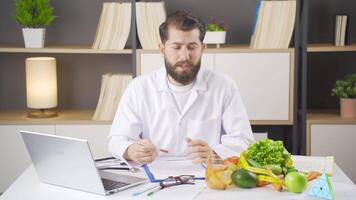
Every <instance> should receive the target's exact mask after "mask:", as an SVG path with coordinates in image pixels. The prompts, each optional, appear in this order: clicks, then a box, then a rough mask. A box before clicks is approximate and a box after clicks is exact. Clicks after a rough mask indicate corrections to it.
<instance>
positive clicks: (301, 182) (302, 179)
mask: <svg viewBox="0 0 356 200" xmlns="http://www.w3.org/2000/svg"><path fill="white" fill-rule="evenodd" d="M284 183H285V185H286V186H287V188H288V190H289V191H290V192H295V193H301V192H303V191H304V190H305V189H306V188H307V186H308V180H307V177H306V176H305V175H304V174H301V173H299V172H290V173H288V174H287V176H286V177H285V179H284Z"/></svg>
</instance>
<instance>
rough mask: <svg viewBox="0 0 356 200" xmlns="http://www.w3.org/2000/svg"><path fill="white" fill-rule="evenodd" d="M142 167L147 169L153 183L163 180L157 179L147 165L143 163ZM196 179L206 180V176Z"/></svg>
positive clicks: (196, 178)
mask: <svg viewBox="0 0 356 200" xmlns="http://www.w3.org/2000/svg"><path fill="white" fill-rule="evenodd" d="M142 167H143V169H144V170H145V172H146V174H147V176H148V179H150V181H151V182H152V183H157V182H160V181H162V180H163V179H156V178H155V176H154V175H153V173H152V172H151V170H150V168H149V167H148V166H147V165H143V166H142ZM167 178H168V177H167ZM194 179H195V180H205V178H204V177H195V178H194Z"/></svg>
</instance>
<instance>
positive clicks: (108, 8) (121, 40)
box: [92, 3, 131, 50]
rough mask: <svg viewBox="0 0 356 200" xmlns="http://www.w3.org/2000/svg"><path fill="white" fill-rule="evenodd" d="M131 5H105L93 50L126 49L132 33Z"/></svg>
mask: <svg viewBox="0 0 356 200" xmlns="http://www.w3.org/2000/svg"><path fill="white" fill-rule="evenodd" d="M130 26H131V3H103V7H102V10H101V15H100V19H99V23H98V27H97V31H96V36H95V41H94V43H93V46H92V48H93V49H115V50H121V49H124V47H125V45H126V42H127V39H128V37H129V33H130Z"/></svg>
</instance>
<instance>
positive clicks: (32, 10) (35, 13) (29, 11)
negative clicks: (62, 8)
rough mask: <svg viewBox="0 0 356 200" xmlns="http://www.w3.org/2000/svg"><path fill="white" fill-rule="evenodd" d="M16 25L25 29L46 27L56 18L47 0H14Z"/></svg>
mask: <svg viewBox="0 0 356 200" xmlns="http://www.w3.org/2000/svg"><path fill="white" fill-rule="evenodd" d="M15 5H16V13H15V19H16V21H17V23H19V24H20V25H22V26H24V27H27V28H39V27H41V26H48V25H50V24H51V22H52V21H53V20H54V19H55V18H56V16H54V15H53V7H52V6H51V5H50V4H49V0H15Z"/></svg>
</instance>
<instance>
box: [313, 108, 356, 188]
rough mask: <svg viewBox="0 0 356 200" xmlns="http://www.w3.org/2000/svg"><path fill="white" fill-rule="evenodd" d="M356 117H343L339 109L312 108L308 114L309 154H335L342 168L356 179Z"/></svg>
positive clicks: (353, 179)
mask: <svg viewBox="0 0 356 200" xmlns="http://www.w3.org/2000/svg"><path fill="white" fill-rule="evenodd" d="M355 132H356V118H353V119H346V118H341V117H340V115H339V111H338V110H327V109H323V110H310V111H309V112H308V114H307V143H306V146H307V150H306V154H307V155H312V156H334V158H335V162H336V163H337V165H338V166H340V167H341V168H342V170H343V171H344V172H345V173H346V174H347V175H348V177H350V178H351V180H352V181H353V182H355V181H356V170H355V167H354V166H355V164H356V158H355V156H354V155H353V153H354V152H355V151H356V147H355V144H354V142H355V140H356V135H355Z"/></svg>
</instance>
